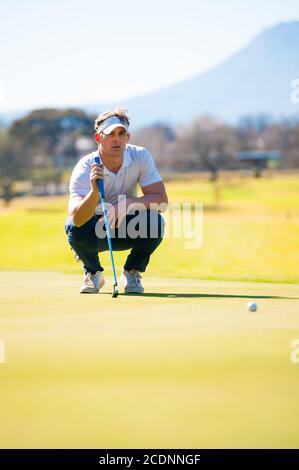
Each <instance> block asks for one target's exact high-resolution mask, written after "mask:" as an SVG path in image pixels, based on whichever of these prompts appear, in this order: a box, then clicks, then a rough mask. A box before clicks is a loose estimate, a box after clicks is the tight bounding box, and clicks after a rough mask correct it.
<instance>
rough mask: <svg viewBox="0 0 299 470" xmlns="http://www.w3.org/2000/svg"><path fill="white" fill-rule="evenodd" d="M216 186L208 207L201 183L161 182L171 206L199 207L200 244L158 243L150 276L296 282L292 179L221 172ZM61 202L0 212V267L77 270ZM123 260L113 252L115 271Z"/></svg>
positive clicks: (296, 210) (297, 183) (298, 237)
mask: <svg viewBox="0 0 299 470" xmlns="http://www.w3.org/2000/svg"><path fill="white" fill-rule="evenodd" d="M220 186H221V190H220V197H221V206H220V209H219V210H213V197H214V196H213V194H214V193H213V188H212V185H211V184H210V183H209V182H208V181H207V180H204V179H200V178H198V177H197V178H195V177H193V178H190V179H189V180H187V181H171V182H168V183H167V189H168V192H169V196H170V201H171V202H179V203H183V202H190V203H193V204H194V203H196V202H202V203H203V204H204V220H203V234H204V240H203V245H202V246H201V247H198V248H197V249H193V250H190V249H186V241H187V240H186V239H184V238H179V239H165V240H164V241H163V244H162V245H161V247H160V248H159V250H158V251H157V253H156V254H154V256H153V258H152V262H151V265H150V274H151V275H157V276H167V277H175V278H178V277H182V278H184V277H188V278H196V279H223V280H230V279H231V280H234V279H236V280H237V279H238V280H252V281H268V282H298V280H299V274H298V265H299V197H298V194H299V176H298V175H272V176H271V177H267V178H264V179H252V178H248V177H246V178H245V177H244V178H240V177H235V176H231V175H226V176H225V178H224V179H223V180H222V181H221V182H220ZM66 205H67V200H66V198H65V197H58V198H44V199H43V198H35V199H23V200H22V199H19V200H15V201H13V203H12V204H11V207H10V208H8V209H4V208H2V209H1V210H0V224H1V231H0V269H11V270H19V269H21V270H36V269H37V270H39V269H44V270H60V271H64V272H80V269H81V268H80V266H79V265H77V264H75V263H74V260H73V256H72V252H71V251H70V249H69V246H68V243H67V240H66V237H65V234H64V229H63V224H64V219H65V217H66ZM166 217H167V216H166ZM169 225H170V224H169ZM125 256H126V255H125V253H118V254H117V255H116V263H117V267H118V270H120V269H121V267H122V265H123V263H124V259H125ZM102 264H103V265H104V267H105V268H106V269H107V271H108V273H110V272H111V270H110V261H109V256H108V254H103V255H102Z"/></svg>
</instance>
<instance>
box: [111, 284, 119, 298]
mask: <svg viewBox="0 0 299 470" xmlns="http://www.w3.org/2000/svg"><path fill="white" fill-rule="evenodd" d="M117 296H118V287H117V286H115V285H113V294H112V297H113V298H114V299H115V298H116V297H117Z"/></svg>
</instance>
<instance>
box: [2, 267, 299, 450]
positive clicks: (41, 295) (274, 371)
mask: <svg viewBox="0 0 299 470" xmlns="http://www.w3.org/2000/svg"><path fill="white" fill-rule="evenodd" d="M80 282H81V276H79V275H77V274H76V275H75V274H63V273H58V272H57V273H55V272H53V271H52V272H29V271H28V272H0V284H1V286H2V289H1V290H2V294H1V305H0V308H1V310H0V338H1V339H2V341H3V342H4V344H5V353H6V361H5V363H4V364H0V396H1V400H0V423H1V425H0V446H1V447H3V448H4V447H11V448H15V447H22V448H23V447H25V448H27V447H50V448H51V447H71V448H73V447H82V448H88V447H99V448H125V447H129V448H131V447H133V448H134V447H144V448H147V447H152V448H162V447H166V448H168V447H174V448H184V447H185V448H186V447H189V448H196V447H197V448H204V447H298V445H299V435H298V420H299V407H298V387H299V364H298V363H292V362H291V360H290V358H291V353H292V351H293V352H294V350H292V348H291V342H292V341H293V340H294V339H296V338H299V315H298V312H299V289H298V285H296V284H266V283H265V284H261V283H244V282H217V281H198V280H186V279H173V278H172V279H167V278H150V277H147V276H145V277H144V285H145V288H146V294H145V295H144V296H142V297H138V296H124V295H120V296H119V297H118V299H112V297H111V285H112V279H111V278H108V279H107V284H106V286H105V288H104V290H103V293H102V294H100V295H85V296H84V295H79V294H78V287H79V284H80ZM251 300H254V301H256V302H257V303H258V311H257V312H256V313H251V312H249V311H248V310H247V308H246V304H247V302H249V301H251ZM297 357H298V358H299V353H298V354H297Z"/></svg>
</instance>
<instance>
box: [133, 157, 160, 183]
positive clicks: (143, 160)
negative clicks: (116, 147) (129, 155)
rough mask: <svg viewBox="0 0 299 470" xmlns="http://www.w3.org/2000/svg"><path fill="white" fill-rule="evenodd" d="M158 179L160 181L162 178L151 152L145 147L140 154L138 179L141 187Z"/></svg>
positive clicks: (156, 181)
mask: <svg viewBox="0 0 299 470" xmlns="http://www.w3.org/2000/svg"><path fill="white" fill-rule="evenodd" d="M160 181H162V178H161V176H160V173H159V171H158V168H157V167H156V164H155V161H154V159H153V157H152V155H151V153H150V152H149V151H148V150H147V149H143V152H142V154H141V156H140V176H139V180H138V182H139V184H140V186H141V188H143V187H144V186H149V185H150V184H153V183H158V182H160Z"/></svg>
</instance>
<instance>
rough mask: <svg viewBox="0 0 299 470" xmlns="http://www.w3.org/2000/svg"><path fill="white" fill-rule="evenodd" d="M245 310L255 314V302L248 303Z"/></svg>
mask: <svg viewBox="0 0 299 470" xmlns="http://www.w3.org/2000/svg"><path fill="white" fill-rule="evenodd" d="M247 308H248V310H249V311H250V312H256V311H257V304H256V303H255V302H248V304H247Z"/></svg>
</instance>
